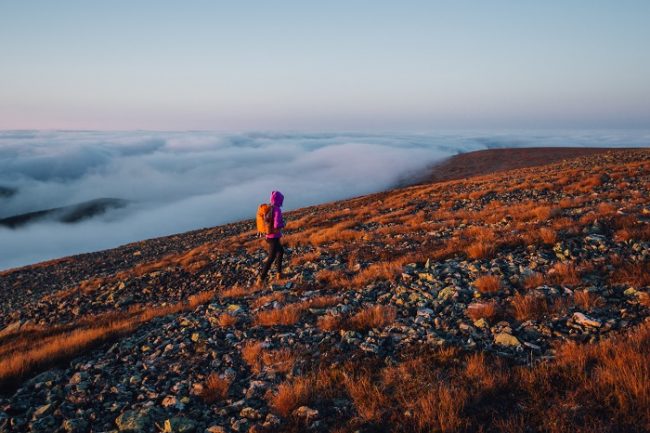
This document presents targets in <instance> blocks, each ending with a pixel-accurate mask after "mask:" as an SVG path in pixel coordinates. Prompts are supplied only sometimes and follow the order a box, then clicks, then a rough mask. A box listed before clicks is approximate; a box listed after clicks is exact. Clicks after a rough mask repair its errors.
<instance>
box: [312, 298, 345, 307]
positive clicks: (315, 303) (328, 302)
mask: <svg viewBox="0 0 650 433" xmlns="http://www.w3.org/2000/svg"><path fill="white" fill-rule="evenodd" d="M339 302H341V298H340V297H338V296H317V297H315V298H311V299H309V300H307V301H306V303H307V305H309V308H327V307H331V306H333V305H337V304H338V303H339Z"/></svg>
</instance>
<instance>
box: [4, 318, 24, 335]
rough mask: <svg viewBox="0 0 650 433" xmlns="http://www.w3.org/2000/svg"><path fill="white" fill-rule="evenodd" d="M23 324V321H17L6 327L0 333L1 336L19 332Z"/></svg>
mask: <svg viewBox="0 0 650 433" xmlns="http://www.w3.org/2000/svg"><path fill="white" fill-rule="evenodd" d="M23 323H24V322H23V321H22V320H17V321H15V322H12V323H10V324H8V325H7V326H5V327H4V329H2V330H1V331H0V335H5V334H10V333H12V332H14V331H18V330H19V329H20V328H21V327H22V326H23Z"/></svg>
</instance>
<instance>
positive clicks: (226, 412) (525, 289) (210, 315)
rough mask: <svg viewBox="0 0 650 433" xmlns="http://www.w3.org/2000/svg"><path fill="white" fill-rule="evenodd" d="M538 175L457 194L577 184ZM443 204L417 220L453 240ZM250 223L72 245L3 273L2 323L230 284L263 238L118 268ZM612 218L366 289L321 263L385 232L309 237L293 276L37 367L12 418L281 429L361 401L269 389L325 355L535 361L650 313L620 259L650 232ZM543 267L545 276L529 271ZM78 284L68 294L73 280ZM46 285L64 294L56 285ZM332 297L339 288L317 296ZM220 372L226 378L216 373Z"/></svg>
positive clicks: (466, 203)
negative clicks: (282, 394)
mask: <svg viewBox="0 0 650 433" xmlns="http://www.w3.org/2000/svg"><path fill="white" fill-rule="evenodd" d="M458 188H462V187H460V186H459V187H458ZM532 191H533V190H532V189H531V191H516V192H512V191H507V192H504V193H503V194H496V193H492V194H489V195H485V196H481V197H480V198H479V199H458V200H456V201H454V202H453V206H452V207H456V208H458V209H464V210H466V211H467V212H475V211H481V210H482V209H483V206H484V205H485V204H486V203H489V202H493V201H494V200H502V201H503V202H504V203H513V204H517V203H520V202H521V201H522V200H533V201H534V200H543V201H546V200H548V201H553V200H555V201H559V200H561V199H563V198H564V196H563V195H562V194H564V193H563V192H554V191H552V190H548V191H546V192H540V191H535V192H532ZM460 192H461V193H463V192H466V191H463V190H460ZM450 204H452V203H450ZM436 206H437V205H436ZM437 209H438V208H437V207H436V208H434V204H433V203H432V204H428V203H427V202H424V203H423V204H422V206H421V208H420V210H421V211H422V212H423V215H425V217H424V218H425V222H424V223H422V226H423V227H424V228H425V230H423V231H422V232H421V233H419V234H418V236H420V237H424V240H425V241H430V240H435V241H446V240H449V239H451V237H452V236H453V234H454V230H464V229H465V228H466V227H465V225H464V224H465V223H462V224H459V226H458V227H453V228H452V227H440V228H435V229H434V228H430V227H434V226H435V224H436V223H435V215H436V214H435V210H437ZM577 210H579V209H574V208H571V207H568V208H567V209H565V210H563V211H562V212H564V213H563V215H562V217H563V218H574V220H575V221H578V220H579V219H580V218H582V217H583V215H582V214H579V213H577ZM396 211H397V209H396ZM516 222H517V221H516V219H515V218H513V217H506V218H503V219H500V221H498V222H496V223H495V225H498V226H499V227H506V228H509V229H511V230H513V231H514V230H515V229H517V226H516V224H515V223H516ZM246 224H247V223H237V224H232V225H227V226H223V227H220V228H214V229H208V230H202V231H197V232H191V233H188V234H184V235H178V236H175V237H168V238H160V239H154V240H151V241H146V242H142V243H138V244H137V245H131V246H125V247H122V248H121V249H117V250H112V251H111V252H101V253H93V254H90V255H87V256H86V255H85V256H81V257H79V258H74V260H71V261H70V262H66V263H64V264H60V265H59V266H58V267H57V266H55V265H51V266H50V265H43V267H42V268H33V269H32V268H28V269H24V270H22V271H17V272H15V273H11V274H9V275H8V276H7V277H6V278H5V277H3V279H2V280H0V288H1V289H2V290H0V296H3V297H4V298H3V299H2V300H3V302H0V311H2V312H3V315H0V316H1V318H0V326H4V329H3V330H2V331H0V335H6V334H8V333H11V332H15V331H20V330H21V329H27V328H26V327H27V326H32V325H35V324H40V325H48V324H52V323H56V324H65V323H68V322H70V321H72V320H78V319H79V318H80V317H85V318H89V317H90V318H92V317H93V315H95V314H100V313H103V312H107V311H115V310H116V309H118V310H119V309H121V310H122V311H125V310H128V308H133V304H139V303H148V304H152V305H153V304H155V305H160V304H162V303H166V304H171V303H175V302H178V301H182V300H187V299H188V298H189V296H190V295H192V294H195V293H199V292H201V291H205V290H210V289H213V288H215V287H218V288H220V289H223V288H232V287H234V286H235V283H237V284H239V285H241V286H243V287H246V288H247V287H249V283H250V282H252V280H253V278H254V271H255V270H256V269H257V267H258V264H259V262H260V260H261V259H262V258H263V257H264V254H263V253H262V252H261V251H258V252H253V253H249V252H248V251H246V250H245V249H236V250H235V249H233V250H227V251H226V252H223V251H217V250H216V247H215V252H214V253H213V254H212V255H211V256H210V260H209V263H207V264H205V267H204V268H201V269H200V270H199V271H192V272H190V271H189V270H188V269H185V268H183V266H181V265H179V264H175V263H170V264H167V265H165V266H162V267H160V269H156V270H155V271H153V272H151V271H150V270H148V271H147V270H145V271H142V274H139V275H127V276H124V275H119V278H117V277H115V278H113V279H112V280H111V278H110V277H111V276H115V275H116V274H117V273H119V272H125V270H129V269H132V268H133V267H134V266H136V265H137V264H139V263H144V264H146V263H150V262H152V261H155V260H161V259H162V258H163V257H165V255H166V254H170V253H175V252H185V251H187V250H189V249H190V248H192V247H196V246H201V245H206V244H209V243H210V242H218V241H219V240H220V239H222V238H227V237H228V236H230V237H232V236H240V234H241V233H245V232H246V231H247V230H249V229H250V226H249V225H246ZM428 224H430V225H428ZM386 226H387V225H385V224H379V223H376V222H374V221H373V222H372V223H368V224H366V225H360V226H359V227H361V229H360V230H362V231H367V233H365V234H364V235H366V234H369V233H370V234H371V233H372V232H373V231H376V230H379V229H380V228H383V227H386ZM608 227H609V226H608V225H607V223H606V221H604V220H602V219H601V220H599V221H597V222H596V221H593V222H591V221H590V222H589V223H588V224H587V227H585V230H584V231H582V232H581V231H580V230H577V231H575V232H572V233H571V234H559V235H558V238H557V239H556V240H554V241H553V243H551V244H542V243H532V244H531V245H521V244H516V245H513V246H509V247H504V248H503V249H501V250H499V251H498V253H496V254H494V255H493V256H488V257H485V258H479V259H468V258H466V255H465V254H463V253H462V252H460V253H458V254H456V255H455V256H453V257H450V258H448V259H441V260H433V259H428V260H426V261H424V263H422V262H419V263H408V264H406V265H404V267H403V268H402V269H401V270H398V272H397V274H396V275H397V276H396V277H395V278H394V279H390V278H388V279H386V278H377V279H376V280H373V281H370V282H368V284H366V285H365V286H363V287H358V288H355V289H354V290H346V289H345V288H343V289H342V288H336V289H332V288H331V287H330V286H329V285H328V283H323V282H319V280H318V278H320V277H319V275H321V276H322V274H319V273H320V272H322V271H324V270H328V271H332V272H338V271H343V272H348V273H349V275H348V276H354V275H355V273H358V272H363V271H364V270H365V269H368V268H369V266H372V265H373V264H374V263H373V262H372V261H371V260H370V259H367V258H366V257H365V256H364V254H368V255H369V256H370V252H373V253H377V252H378V251H379V252H383V251H384V248H386V246H385V245H384V244H383V243H382V244H379V243H378V242H376V241H373V239H374V238H373V237H372V236H371V237H369V238H367V239H365V240H364V241H363V242H364V243H363V246H364V248H367V250H364V251H361V252H359V253H358V256H354V257H353V258H351V257H350V256H352V253H351V251H346V250H345V246H344V247H342V248H343V251H340V249H337V248H328V247H327V246H324V247H322V248H320V249H319V250H318V251H316V250H314V249H313V248H311V247H309V246H296V247H294V248H292V249H291V250H293V251H290V249H289V248H287V255H288V256H290V255H291V254H293V255H294V256H298V257H303V256H307V255H309V261H306V262H305V263H300V264H298V265H292V266H291V267H290V280H289V281H286V282H282V283H281V284H276V285H273V286H270V287H263V288H259V290H250V291H244V293H243V294H239V295H233V296H224V297H215V298H214V299H212V300H210V301H206V302H205V303H203V304H198V305H197V306H196V307H195V308H193V309H192V310H189V311H184V312H178V313H174V314H170V315H168V316H164V317H159V318H157V319H154V320H152V321H150V322H147V323H145V324H143V325H142V326H140V327H138V328H137V329H135V330H134V331H133V332H132V333H130V334H129V335H127V336H125V337H123V338H121V339H120V340H118V341H115V342H111V343H110V344H108V345H106V346H100V347H98V348H97V349H96V350H94V351H92V352H89V353H87V354H83V355H82V356H79V357H77V358H75V359H73V360H72V361H71V362H70V363H69V365H67V364H66V368H64V369H52V370H48V371H45V372H43V373H41V374H39V375H36V376H35V377H33V378H31V379H28V380H26V381H25V382H24V383H22V384H21V386H20V388H19V389H17V390H15V393H14V394H13V395H11V396H7V400H6V402H5V401H4V400H0V432H2V433H4V431H7V430H6V429H5V430H3V426H5V425H8V426H11V427H10V430H9V431H29V430H31V431H66V432H71V433H75V432H87V431H89V429H91V428H92V429H93V431H115V429H116V428H117V430H118V431H123V432H150V431H162V432H166V433H171V432H198V433H201V432H208V433H225V432H228V433H230V432H255V431H267V432H268V431H282V430H283V427H284V423H286V422H288V421H287V420H288V419H290V420H291V422H300V423H302V424H301V425H303V424H304V426H303V428H304V429H305V430H309V429H311V430H313V431H319V432H323V431H328V427H329V424H328V422H330V423H331V420H332V419H335V418H336V417H337V416H338V415H339V414H341V413H346V412H345V411H346V410H348V411H349V408H350V407H351V404H352V403H351V402H350V401H346V400H345V399H341V400H343V401H341V402H338V403H336V404H334V407H332V405H329V406H327V407H325V405H319V404H318V402H301V403H300V404H303V405H301V406H299V407H298V408H296V409H293V410H292V411H291V412H289V413H286V414H285V415H286V416H284V415H283V416H282V417H279V416H278V413H277V412H276V409H274V408H273V407H272V406H271V405H270V404H269V396H271V395H275V393H277V390H278V386H279V385H280V384H281V383H283V382H285V381H286V380H292V379H294V378H295V377H300V376H302V375H304V374H305V373H306V372H309V371H310V368H312V367H313V366H315V365H319V363H325V365H330V364H337V363H343V362H345V361H346V360H347V359H349V358H351V357H369V358H372V359H378V360H381V361H383V362H386V363H387V364H388V363H393V362H395V361H396V360H399V359H400V356H405V355H404V354H407V353H410V352H409V351H411V350H412V349H421V348H423V347H438V346H445V347H446V346H454V347H459V348H462V349H464V350H468V351H486V352H492V353H495V354H497V355H500V356H504V357H508V358H509V359H511V360H512V361H513V362H518V363H521V364H524V363H527V362H530V361H531V359H533V358H534V359H537V360H539V359H547V358H550V357H552V356H553V354H554V352H553V344H554V343H555V342H557V341H566V340H573V341H578V342H589V341H598V340H599V339H601V338H604V337H606V336H607V335H608V334H609V333H610V332H617V331H622V330H624V329H625V328H626V327H628V326H632V325H635V324H637V323H640V322H641V321H643V320H646V319H647V318H648V316H649V314H650V311H649V309H648V307H647V306H645V305H643V303H642V302H641V301H640V299H645V298H644V296H647V287H644V286H640V285H633V284H631V283H627V282H624V283H621V284H615V283H612V282H611V281H610V280H609V276H610V275H611V274H612V272H613V271H614V268H613V267H612V265H611V263H610V261H611V257H612V256H614V255H616V256H618V257H620V258H621V260H625V261H627V262H629V263H640V264H643V263H647V262H648V260H650V243H648V242H647V241H640V240H632V241H618V240H616V237H615V235H614V233H612V230H611V228H608ZM355 230H356V229H355ZM425 234H426V236H425ZM395 236H396V239H399V242H403V246H404V247H405V248H406V247H408V248H412V249H411V250H409V251H410V252H412V251H420V247H421V244H420V243H419V242H421V241H422V239H421V238H418V239H419V240H418V241H417V242H416V241H414V239H415V238H409V237H408V234H402V233H397V234H396V235H395ZM397 236H401V237H399V238H398V237H397ZM427 248H428V247H427ZM369 251H370V252H369ZM77 261H78V262H77ZM569 263H572V264H575V265H576V267H578V268H579V269H580V270H581V274H580V275H578V276H577V277H576V278H575V279H574V280H572V281H570V282H569V283H566V282H564V281H562V279H561V273H560V272H558V271H557V269H556V268H555V267H556V266H557V265H558V264H560V265H565V264H569ZM89 269H92V271H91V270H89ZM558 269H564V268H561V267H560V268H558ZM551 270H553V272H551ZM288 271H289V270H288ZM605 271H606V272H605ZM484 275H496V276H499V278H500V281H501V285H502V287H501V288H500V289H499V290H498V291H494V292H487V293H483V292H479V291H478V290H477V289H476V288H475V286H474V285H473V283H474V281H476V279H477V278H478V277H481V276H484ZM105 277H106V281H103V280H102V281H100V282H99V283H98V285H97V286H96V287H95V286H93V285H91V284H89V285H88V286H87V287H86V286H85V288H84V290H80V288H79V281H80V280H79V279H80V278H82V279H88V278H105ZM535 278H539V279H540V281H536V282H535V283H534V284H532V283H528V282H529V281H531V280H534V279H535ZM25 286H30V287H34V288H36V287H39V289H34V292H32V293H26V292H25V293H22V294H13V293H14V292H18V291H16V290H15V289H14V288H18V287H25ZM41 286H42V290H41V289H40V287H41ZM68 290H69V291H70V294H71V295H70V296H63V295H61V293H63V292H66V291H68ZM48 291H51V292H52V293H53V294H57V293H58V294H59V295H57V296H54V295H52V296H49V295H47V293H48ZM66 293H67V292H66ZM324 297H327V298H329V297H331V298H332V299H333V300H332V301H331V302H329V301H328V302H324V304H325V305H316V306H315V305H313V304H312V302H314V300H317V299H319V298H324ZM262 298H263V299H262ZM595 300H598V302H596V301H595ZM516 302H521V303H522V305H521V306H520V307H521V312H517V313H515V312H514V308H513V305H515V303H516ZM290 304H294V305H305V306H306V307H305V308H304V309H301V310H300V312H299V314H298V317H297V319H296V320H295V323H292V324H276V325H273V324H271V325H269V326H260V325H259V324H258V323H256V321H255V318H256V315H257V314H259V313H260V312H266V311H273V310H278V311H280V310H281V309H282V308H283V307H285V306H287V305H290ZM374 305H382V306H385V307H390V308H391V309H394V313H395V314H394V318H393V317H391V319H390V320H387V321H386V322H385V323H384V322H381V321H380V322H379V323H380V324H378V325H373V326H368V327H364V326H356V325H355V323H354V320H352V318H353V317H354V316H355V315H356V314H357V313H359V312H360V311H362V310H363V309H364V308H365V307H368V306H374ZM470 306H471V307H470ZM490 308H492V309H493V310H490ZM16 311H18V313H16ZM4 313H6V314H4ZM227 316H232V317H235V318H236V319H237V320H236V321H233V322H232V324H228V325H223V324H222V323H221V320H222V319H223V318H224V317H226V318H227ZM325 316H327V317H331V318H332V323H333V324H332V325H331V326H329V325H324V324H322V323H320V322H319V319H320V318H321V317H325ZM227 323H231V322H227ZM252 342H254V343H259V345H260V346H259V347H260V351H259V352H258V353H255V351H254V350H253V349H250V348H249V350H250V353H252V355H250V354H249V355H248V356H246V357H244V355H243V352H244V351H245V348H247V347H248V346H247V345H248V343H252ZM294 358H295V359H294ZM213 374H214V375H213ZM211 375H213V376H211ZM210 377H213V378H214V377H216V378H218V379H219V380H215V381H214V383H212V384H209V383H208V382H209V378H210ZM220 387H221V388H220ZM222 388H223V389H222ZM294 407H295V406H294ZM3 423H4V424H3Z"/></svg>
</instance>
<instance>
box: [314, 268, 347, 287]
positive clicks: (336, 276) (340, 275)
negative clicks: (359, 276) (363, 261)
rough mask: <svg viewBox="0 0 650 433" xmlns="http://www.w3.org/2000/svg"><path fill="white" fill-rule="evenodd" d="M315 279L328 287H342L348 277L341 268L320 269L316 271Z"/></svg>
mask: <svg viewBox="0 0 650 433" xmlns="http://www.w3.org/2000/svg"><path fill="white" fill-rule="evenodd" d="M315 277H316V281H318V282H319V283H320V284H323V285H326V286H330V287H334V288H336V287H344V286H345V285H346V284H347V283H349V282H350V281H349V279H348V277H347V276H346V275H345V273H344V272H343V271H342V270H332V269H322V270H320V271H318V272H316V275H315Z"/></svg>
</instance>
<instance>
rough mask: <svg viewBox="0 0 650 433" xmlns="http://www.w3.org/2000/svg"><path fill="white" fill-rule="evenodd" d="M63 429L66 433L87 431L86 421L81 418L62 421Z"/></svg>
mask: <svg viewBox="0 0 650 433" xmlns="http://www.w3.org/2000/svg"><path fill="white" fill-rule="evenodd" d="M63 429H64V430H65V431H66V432H68V433H83V432H85V431H88V422H87V421H86V420H85V419H83V418H72V419H66V420H65V421H63Z"/></svg>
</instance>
